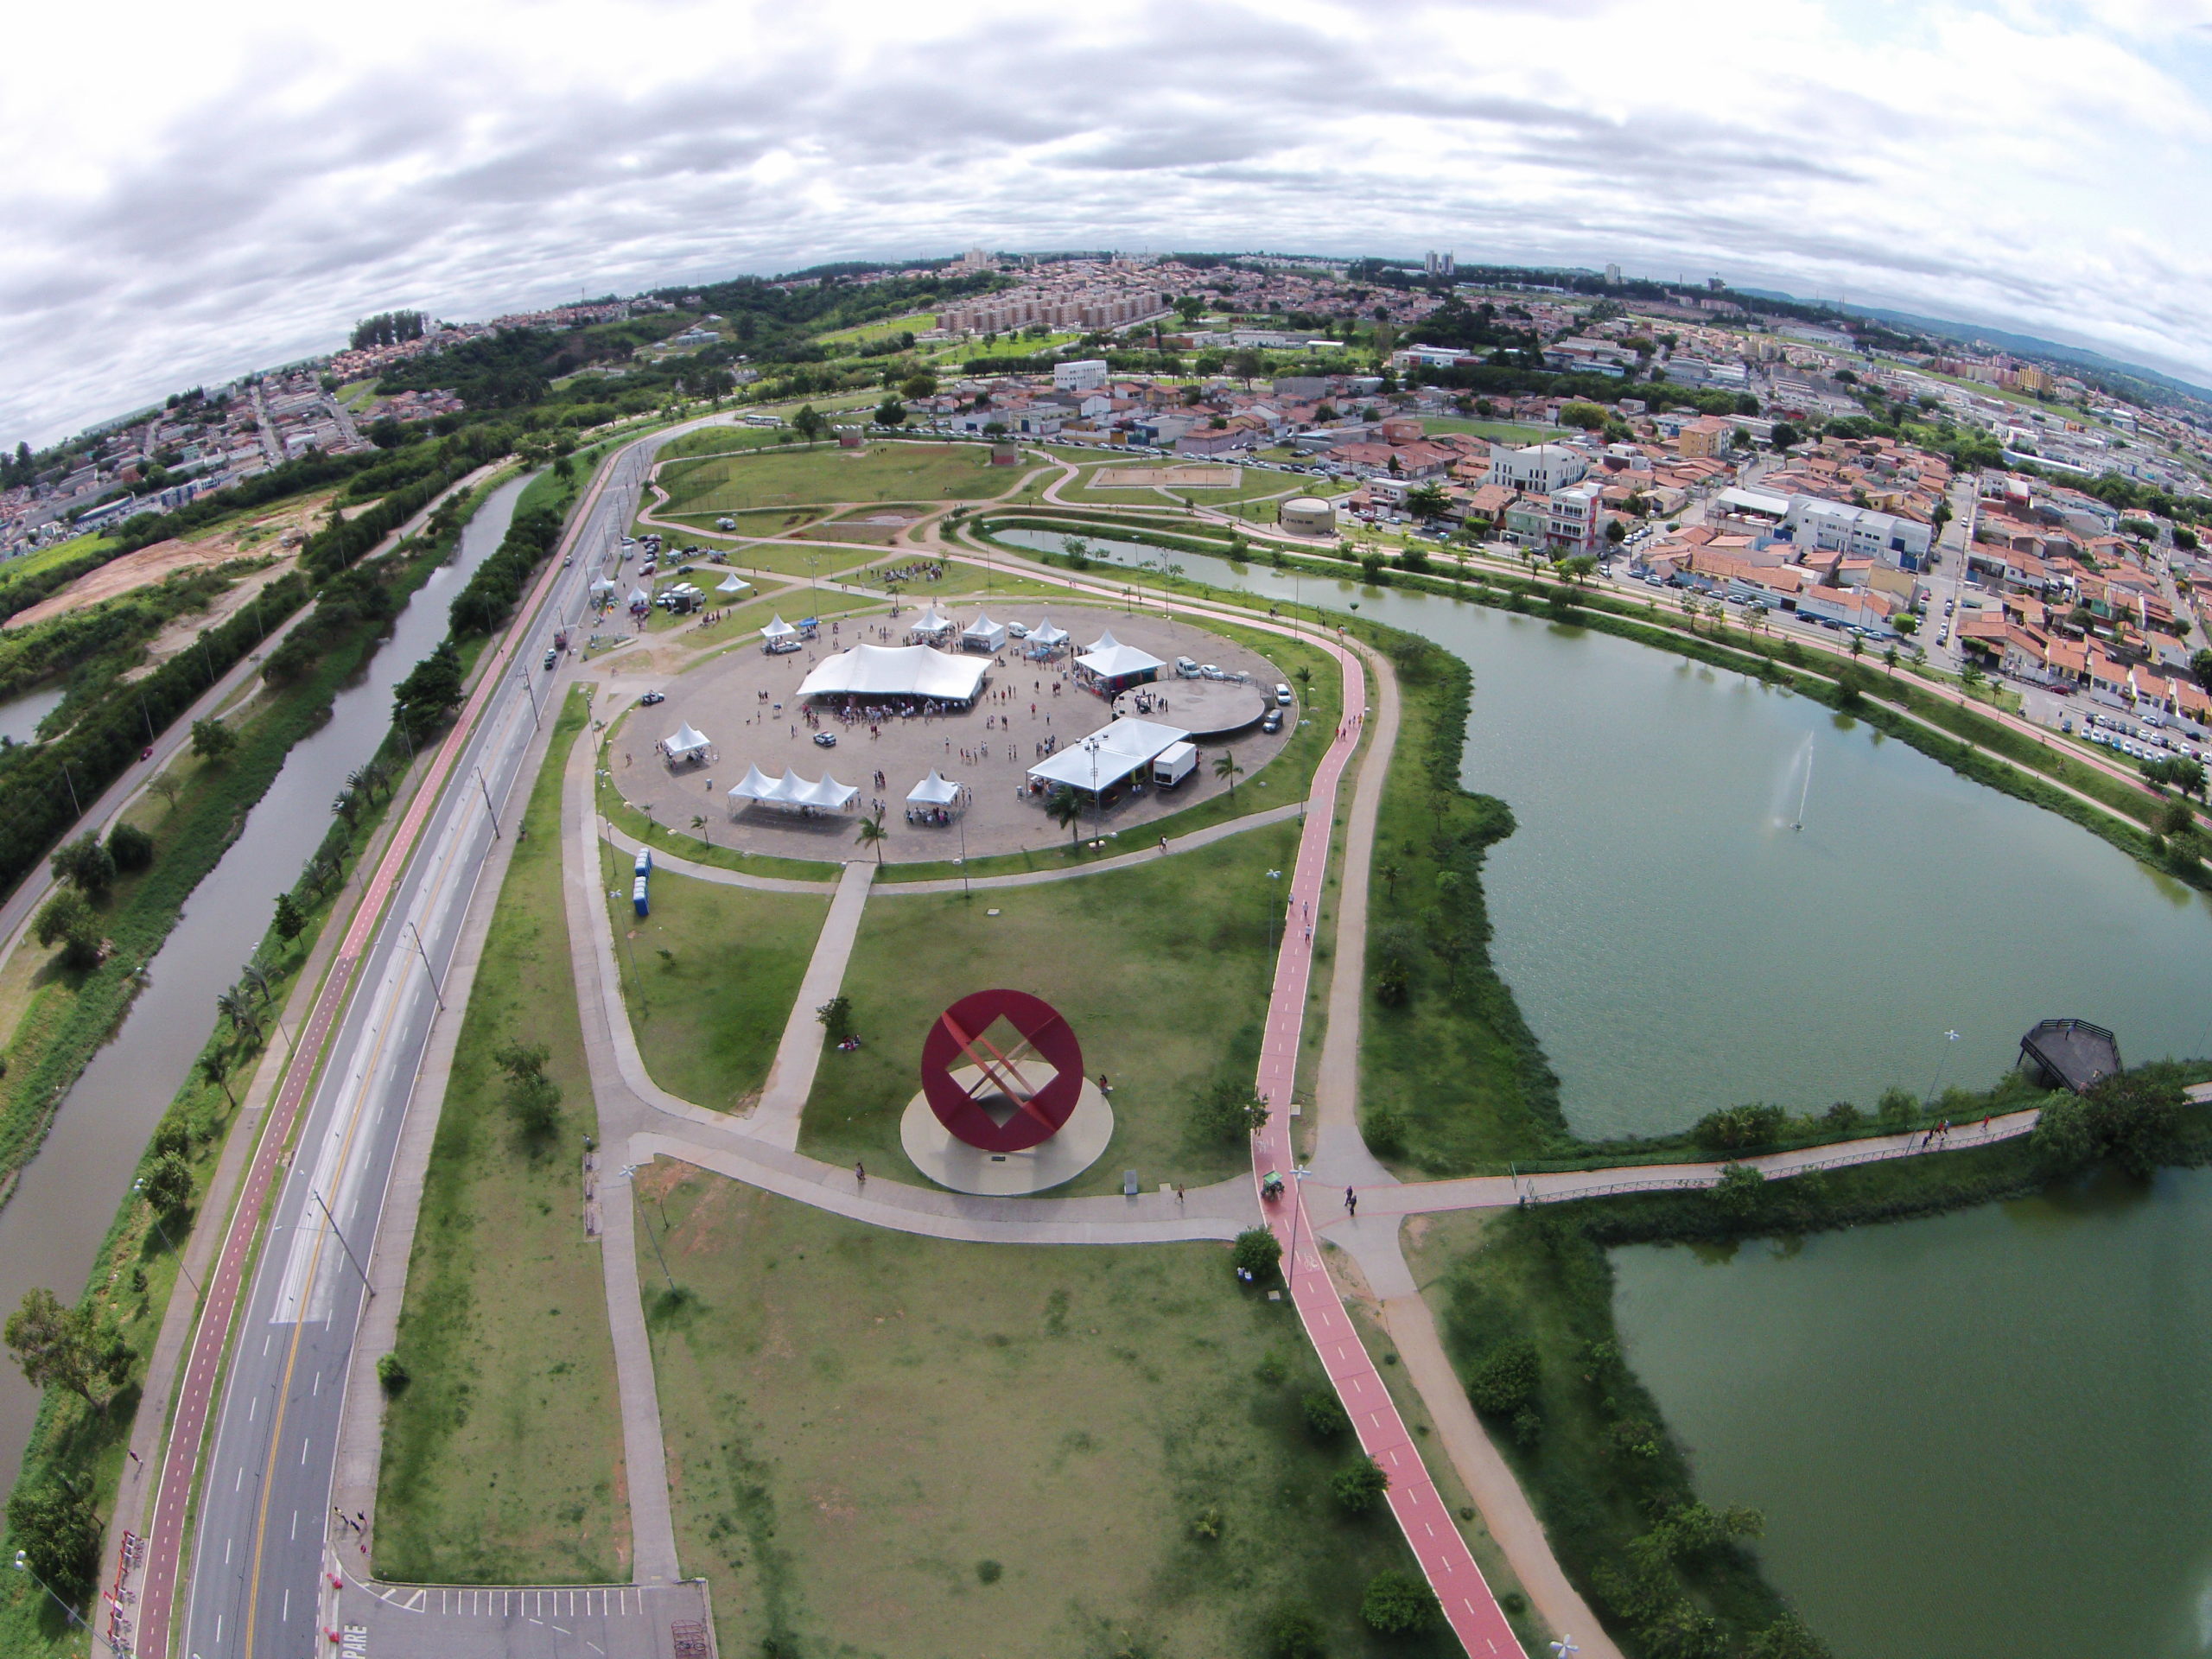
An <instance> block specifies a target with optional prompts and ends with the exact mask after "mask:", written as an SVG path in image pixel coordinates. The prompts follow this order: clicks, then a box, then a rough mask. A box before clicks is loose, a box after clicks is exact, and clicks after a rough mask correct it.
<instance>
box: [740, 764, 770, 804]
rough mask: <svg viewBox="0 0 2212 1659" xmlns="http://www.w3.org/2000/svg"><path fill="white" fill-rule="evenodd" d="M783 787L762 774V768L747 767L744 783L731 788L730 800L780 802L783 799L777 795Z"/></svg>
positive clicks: (764, 773)
mask: <svg viewBox="0 0 2212 1659" xmlns="http://www.w3.org/2000/svg"><path fill="white" fill-rule="evenodd" d="M782 787H783V785H780V784H779V783H778V782H777V781H776V780H775V779H772V778H771V777H769V776H768V775H767V774H766V772H762V771H761V770H760V767H758V766H747V768H746V769H745V777H744V779H743V781H741V782H740V783H736V784H733V785H731V786H730V791H729V798H730V799H731V800H733V801H773V800H780V799H781V798H782V797H781V796H779V794H778V793H777V791H779V789H781V788H782Z"/></svg>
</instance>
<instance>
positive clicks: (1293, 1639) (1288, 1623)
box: [1260, 1607, 1329, 1659]
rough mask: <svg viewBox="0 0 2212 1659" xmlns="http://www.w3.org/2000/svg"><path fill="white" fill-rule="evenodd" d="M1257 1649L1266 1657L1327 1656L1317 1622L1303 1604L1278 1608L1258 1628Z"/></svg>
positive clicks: (1324, 1658) (1308, 1658)
mask: <svg viewBox="0 0 2212 1659" xmlns="http://www.w3.org/2000/svg"><path fill="white" fill-rule="evenodd" d="M1260 1651H1261V1652H1262V1653H1263V1654H1265V1655H1266V1656H1267V1659H1329V1643H1328V1640H1327V1637H1325V1635H1324V1634H1323V1633H1322V1630H1321V1621H1320V1620H1319V1619H1318V1618H1314V1617H1313V1613H1312V1612H1311V1611H1308V1610H1307V1609H1306V1608H1304V1607H1278V1608H1276V1609H1275V1611H1273V1612H1272V1613H1269V1614H1268V1617H1267V1620H1266V1622H1265V1623H1264V1624H1262V1625H1261V1627H1260Z"/></svg>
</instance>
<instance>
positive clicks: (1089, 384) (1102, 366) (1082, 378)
mask: <svg viewBox="0 0 2212 1659" xmlns="http://www.w3.org/2000/svg"><path fill="white" fill-rule="evenodd" d="M1105 384H1106V359H1104V358H1103V357H1087V358H1085V359H1083V360H1082V361H1081V362H1079V363H1055V364H1054V365H1052V388H1053V390H1054V391H1098V390H1100V389H1101V388H1102V387H1103V386H1104V385H1105Z"/></svg>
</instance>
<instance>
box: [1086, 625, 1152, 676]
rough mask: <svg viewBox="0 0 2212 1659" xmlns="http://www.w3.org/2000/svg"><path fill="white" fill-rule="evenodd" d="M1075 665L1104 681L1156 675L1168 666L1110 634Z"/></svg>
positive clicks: (1149, 653)
mask: <svg viewBox="0 0 2212 1659" xmlns="http://www.w3.org/2000/svg"><path fill="white" fill-rule="evenodd" d="M1075 665H1076V666H1077V668H1080V669H1084V670H1086V671H1089V672H1090V673H1092V674H1095V675H1096V676H1097V677H1099V678H1100V679H1102V680H1126V679H1131V678H1134V677H1136V676H1139V675H1142V674H1151V673H1156V672H1158V671H1160V669H1163V668H1165V667H1166V664H1165V663H1163V662H1161V661H1160V658H1157V657H1155V656H1154V655H1153V654H1152V653H1151V652H1148V651H1141V650H1139V649H1138V648H1137V647H1136V646H1135V645H1123V644H1122V642H1121V641H1120V640H1118V639H1115V638H1114V636H1113V635H1112V634H1110V633H1109V634H1108V635H1106V636H1105V638H1103V639H1101V640H1100V641H1099V642H1098V643H1097V644H1096V645H1093V646H1091V648H1090V650H1089V651H1086V652H1084V653H1083V655H1082V656H1080V657H1078V658H1076V659H1075Z"/></svg>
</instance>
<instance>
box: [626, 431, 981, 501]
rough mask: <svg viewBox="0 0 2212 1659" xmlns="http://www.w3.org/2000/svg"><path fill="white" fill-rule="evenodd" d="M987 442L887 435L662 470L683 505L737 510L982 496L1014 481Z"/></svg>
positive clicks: (674, 497) (663, 478)
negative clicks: (996, 463)
mask: <svg viewBox="0 0 2212 1659" xmlns="http://www.w3.org/2000/svg"><path fill="white" fill-rule="evenodd" d="M1013 470H1014V469H1013V468H1010V467H997V468H995V467H992V466H991V464H990V453H989V451H988V448H985V447H984V446H983V445H982V444H950V443H943V444H940V443H915V442H899V441H897V440H879V441H875V442H871V443H869V444H868V447H867V448H861V449H845V448H836V447H834V446H833V447H830V448H818V449H803V450H799V451H797V452H791V451H784V452H780V453H779V454H772V455H761V456H758V457H747V456H737V457H732V458H729V459H726V460H719V461H688V462H685V463H683V465H682V466H680V467H670V468H668V469H667V470H665V471H664V472H663V474H661V485H662V487H663V488H664V489H666V490H667V491H668V492H669V494H670V498H671V499H670V502H669V505H670V507H671V509H672V510H673V511H675V512H736V511H738V510H740V509H742V508H748V507H790V506H798V505H813V504H826V503H830V502H874V501H917V500H920V501H944V500H958V501H968V500H982V499H987V498H989V497H992V496H995V495H998V494H1001V493H1003V492H1004V491H1005V490H1007V488H1008V487H1010V486H1011V484H1012V482H1013V480H1012V479H1011V478H1010V477H1009V476H1008V474H1010V473H1011V472H1012V471H1013Z"/></svg>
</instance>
